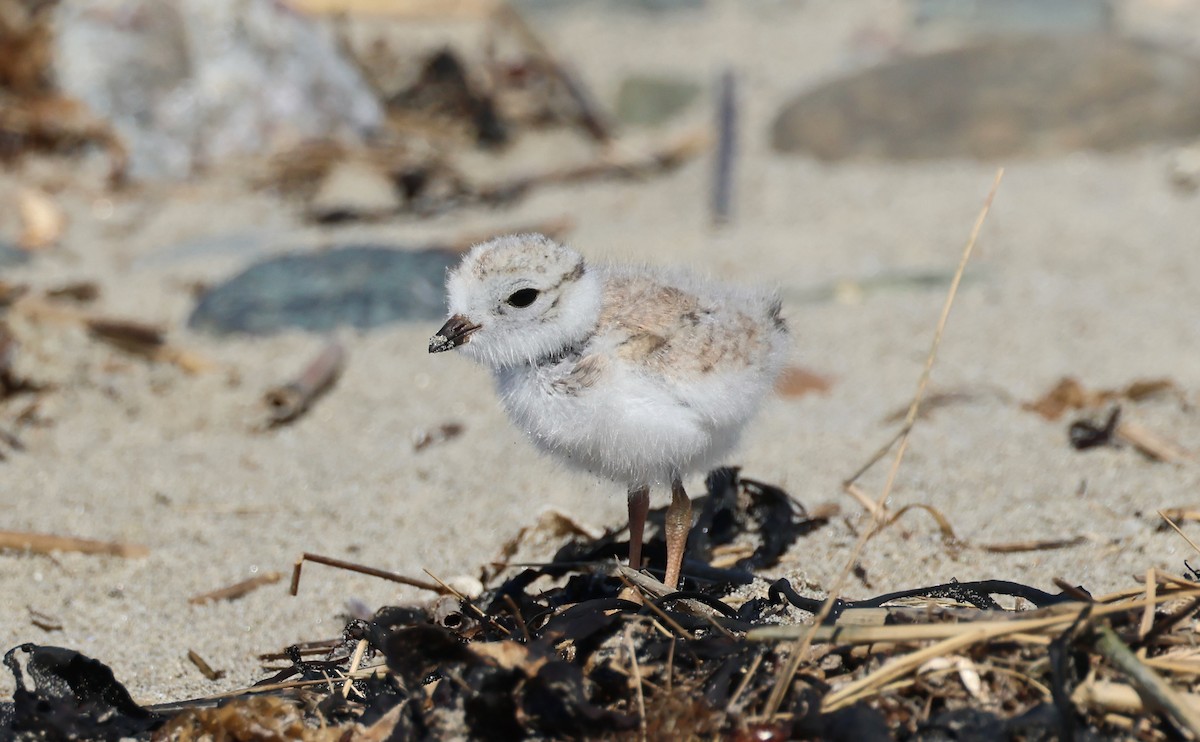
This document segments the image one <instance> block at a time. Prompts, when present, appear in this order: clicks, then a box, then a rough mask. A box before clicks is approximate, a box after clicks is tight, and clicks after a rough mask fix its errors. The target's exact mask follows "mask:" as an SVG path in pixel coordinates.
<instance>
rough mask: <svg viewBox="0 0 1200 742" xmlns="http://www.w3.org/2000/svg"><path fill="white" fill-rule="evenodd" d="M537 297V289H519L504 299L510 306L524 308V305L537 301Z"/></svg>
mask: <svg viewBox="0 0 1200 742" xmlns="http://www.w3.org/2000/svg"><path fill="white" fill-rule="evenodd" d="M537 298H538V290H537V289H521V290H520V291H514V292H513V293H512V296H510V297H508V298H507V299H505V300H504V301H505V302H507V303H508V305H509V306H510V307H516V308H517V309H524V308H525V307H527V306H529V305H530V304H532V303H534V302H535V301H537Z"/></svg>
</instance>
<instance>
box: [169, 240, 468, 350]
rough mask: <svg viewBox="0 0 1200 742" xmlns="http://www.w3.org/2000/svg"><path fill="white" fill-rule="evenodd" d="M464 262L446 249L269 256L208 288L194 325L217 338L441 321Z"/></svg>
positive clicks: (192, 320) (358, 249)
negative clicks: (448, 284)
mask: <svg viewBox="0 0 1200 742" xmlns="http://www.w3.org/2000/svg"><path fill="white" fill-rule="evenodd" d="M459 259H460V256H459V255H458V254H457V253H454V252H451V251H448V250H443V249H425V250H401V249H392V248H387V247H378V246H354V247H342V248H337V249H333V250H325V251H321V252H310V253H292V254H287V255H282V256H279V257H275V258H269V259H267V260H265V261H263V262H260V263H256V264H254V265H252V266H250V267H249V268H247V269H245V270H244V271H242V272H241V273H239V274H237V275H236V276H234V277H233V278H230V279H229V280H227V281H224V282H222V283H219V284H217V285H215V286H213V287H211V288H210V289H208V290H207V291H205V292H204V294H203V295H202V296H201V297H200V300H199V302H198V303H197V304H196V308H195V309H194V310H193V311H192V314H191V316H190V317H189V318H188V326H189V327H191V328H192V329H194V330H199V331H202V332H209V333H213V334H217V335H226V334H235V333H244V334H250V335H269V334H272V333H276V332H280V331H282V330H285V329H288V328H299V329H304V330H311V331H317V332H330V331H332V330H335V329H337V328H338V327H339V326H350V327H354V328H358V329H371V328H374V327H379V326H381V325H385V324H389V323H392V322H397V321H400V320H434V319H438V318H440V317H442V316H443V315H444V314H445V288H444V285H443V284H444V283H445V280H446V269H447V268H449V267H450V266H451V265H453V264H455V263H457V262H458V260H459Z"/></svg>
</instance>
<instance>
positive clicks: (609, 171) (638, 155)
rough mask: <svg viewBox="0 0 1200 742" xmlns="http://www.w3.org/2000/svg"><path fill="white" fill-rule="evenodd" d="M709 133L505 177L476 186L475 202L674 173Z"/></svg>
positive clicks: (508, 199)
mask: <svg viewBox="0 0 1200 742" xmlns="http://www.w3.org/2000/svg"><path fill="white" fill-rule="evenodd" d="M709 140H710V137H709V134H708V132H706V131H691V132H685V133H684V134H681V135H678V136H673V137H671V138H669V139H667V140H665V141H663V142H659V143H655V144H654V145H652V146H649V147H645V148H640V149H637V150H632V149H631V150H629V151H620V152H615V151H613V150H606V151H605V152H603V153H601V154H600V155H599V156H598V157H596V158H595V159H594V160H593V161H591V162H585V163H583V164H580V165H568V166H554V167H549V168H546V169H544V170H541V171H539V172H534V173H530V174H527V175H518V176H514V177H511V178H503V179H500V180H497V181H494V182H491V183H478V184H475V185H474V186H472V188H471V193H472V194H473V198H474V200H477V201H479V202H481V203H484V204H489V205H499V204H506V203H510V202H512V201H514V200H516V199H518V198H521V197H523V196H525V195H527V194H528V193H529V192H530V191H531V190H533V189H535V188H540V187H543V186H546V185H561V184H565V183H581V182H589V181H594V180H605V179H613V178H619V179H642V178H645V177H647V176H649V175H652V174H655V173H660V172H665V171H669V170H673V169H675V168H677V167H679V166H680V165H682V164H683V163H685V162H687V161H688V160H690V159H692V158H693V157H695V156H697V155H698V154H700V153H701V152H703V151H704V150H706V149H708V147H709Z"/></svg>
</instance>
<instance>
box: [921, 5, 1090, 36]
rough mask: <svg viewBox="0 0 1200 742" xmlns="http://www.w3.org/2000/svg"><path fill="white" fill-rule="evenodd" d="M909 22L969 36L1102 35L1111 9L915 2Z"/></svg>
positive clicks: (1084, 6) (931, 28) (1071, 6)
mask: <svg viewBox="0 0 1200 742" xmlns="http://www.w3.org/2000/svg"><path fill="white" fill-rule="evenodd" d="M913 22H914V23H915V24H916V25H917V26H918V27H919V28H921V29H922V30H932V31H938V32H942V31H945V32H955V33H970V34H1012V33H1047V34H1056V33H1103V32H1105V31H1108V30H1109V29H1111V27H1112V22H1113V9H1112V3H1111V2H1109V0H916V5H915V7H914V8H913Z"/></svg>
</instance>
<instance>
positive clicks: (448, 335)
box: [429, 314, 480, 353]
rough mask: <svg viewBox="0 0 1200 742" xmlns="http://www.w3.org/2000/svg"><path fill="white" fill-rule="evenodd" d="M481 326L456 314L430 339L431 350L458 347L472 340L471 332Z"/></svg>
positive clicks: (439, 350)
mask: <svg viewBox="0 0 1200 742" xmlns="http://www.w3.org/2000/svg"><path fill="white" fill-rule="evenodd" d="M479 327H480V326H479V325H477V324H475V323H474V322H472V321H471V320H469V319H467V318H466V317H464V316H462V315H461V314H456V315H454V316H453V317H451V318H450V319H448V320H446V324H444V325H442V329H440V330H438V331H437V334H436V335H434V336H433V337H432V338H430V339H429V352H430V353H441V352H442V351H446V350H450V349H452V348H457V347H458V346H460V345H462V344H463V343H465V342H467V341H468V340H470V339H471V333H473V332H475V331H476V330H478V329H479Z"/></svg>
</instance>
